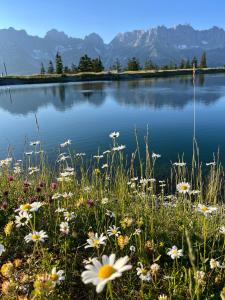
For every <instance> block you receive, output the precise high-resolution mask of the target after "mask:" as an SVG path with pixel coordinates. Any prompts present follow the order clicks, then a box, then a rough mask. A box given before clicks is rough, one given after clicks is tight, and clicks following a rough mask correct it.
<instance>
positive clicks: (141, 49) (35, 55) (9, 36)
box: [0, 25, 225, 74]
mask: <svg viewBox="0 0 225 300" xmlns="http://www.w3.org/2000/svg"><path fill="white" fill-rule="evenodd" d="M57 51H59V52H60V53H61V55H62V58H63V63H64V65H68V66H70V65H71V64H72V63H75V64H78V62H79V59H80V57H81V56H82V55H84V54H87V55H88V56H90V57H92V58H94V57H98V56H100V57H101V59H102V61H103V64H104V65H105V67H106V68H109V67H110V66H111V65H112V64H113V63H114V61H115V60H116V59H117V58H118V59H119V60H120V62H121V64H122V65H124V66H125V65H126V63H127V60H128V59H129V58H130V57H133V56H136V57H137V58H138V59H139V60H140V63H141V64H144V62H145V61H146V59H152V60H153V61H154V62H155V63H157V64H160V65H161V64H166V63H169V62H170V61H172V62H176V63H179V62H180V61H181V59H183V58H184V59H187V58H190V59H191V58H192V57H193V56H197V57H198V58H199V57H200V56H201V54H202V52H203V51H206V53H207V62H208V65H209V66H212V67H215V66H223V65H224V64H225V31H224V29H222V28H218V27H216V26H214V27H212V28H210V29H206V30H196V29H194V28H193V27H191V26H190V25H177V26H175V27H172V28H167V27H165V26H158V27H156V28H151V29H149V30H134V31H132V32H124V33H119V34H117V35H116V36H115V37H114V38H113V40H112V41H111V42H110V43H108V44H105V43H104V41H103V39H102V38H101V37H100V36H99V35H98V34H96V33H91V34H89V35H87V36H85V37H84V38H83V39H81V38H73V37H69V36H68V35H66V34H65V33H64V32H62V31H58V30H56V29H52V30H50V31H48V32H47V33H46V35H45V37H43V38H41V37H38V36H31V35H29V34H27V33H26V31H25V30H16V29H14V28H12V27H10V28H8V29H0V72H3V71H4V68H3V62H5V64H6V66H7V71H8V73H9V74H31V73H39V71H40V63H41V62H43V63H44V64H45V65H47V63H48V61H49V60H53V61H54V57H55V54H56V52H57Z"/></svg>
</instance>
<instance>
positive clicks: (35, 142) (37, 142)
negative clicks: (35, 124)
mask: <svg viewBox="0 0 225 300" xmlns="http://www.w3.org/2000/svg"><path fill="white" fill-rule="evenodd" d="M40 143H41V142H40V141H34V142H30V146H37V145H40Z"/></svg>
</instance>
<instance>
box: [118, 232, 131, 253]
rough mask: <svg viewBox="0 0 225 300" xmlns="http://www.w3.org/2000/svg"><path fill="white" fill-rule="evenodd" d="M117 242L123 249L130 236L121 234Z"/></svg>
mask: <svg viewBox="0 0 225 300" xmlns="http://www.w3.org/2000/svg"><path fill="white" fill-rule="evenodd" d="M117 243H118V245H119V247H120V249H121V250H123V248H124V247H125V246H126V245H127V244H128V243H129V237H128V236H126V235H125V236H123V235H119V236H118V238H117Z"/></svg>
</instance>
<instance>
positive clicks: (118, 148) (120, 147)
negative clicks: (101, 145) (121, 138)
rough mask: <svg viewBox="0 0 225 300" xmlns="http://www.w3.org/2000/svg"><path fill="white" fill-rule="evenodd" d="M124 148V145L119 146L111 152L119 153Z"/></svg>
mask: <svg viewBox="0 0 225 300" xmlns="http://www.w3.org/2000/svg"><path fill="white" fill-rule="evenodd" d="M125 148H126V146H125V145H120V146H117V147H113V148H112V151H121V150H124V149H125Z"/></svg>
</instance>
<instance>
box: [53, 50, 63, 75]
mask: <svg viewBox="0 0 225 300" xmlns="http://www.w3.org/2000/svg"><path fill="white" fill-rule="evenodd" d="M55 70H56V73H57V74H62V73H63V63H62V57H61V55H60V54H59V52H57V53H56V56H55Z"/></svg>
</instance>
